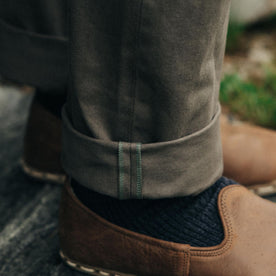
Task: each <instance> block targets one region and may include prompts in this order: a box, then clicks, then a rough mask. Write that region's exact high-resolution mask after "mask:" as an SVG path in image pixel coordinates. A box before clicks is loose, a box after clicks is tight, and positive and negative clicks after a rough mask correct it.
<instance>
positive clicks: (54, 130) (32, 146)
mask: <svg viewBox="0 0 276 276" xmlns="http://www.w3.org/2000/svg"><path fill="white" fill-rule="evenodd" d="M60 153H61V120H60V118H58V117H56V116H55V115H54V114H52V113H51V112H50V111H48V110H47V109H46V108H44V107H43V106H42V105H41V104H40V103H39V102H38V101H37V100H36V98H35V99H34V101H33V103H32V106H31V110H30V115H29V119H28V123H27V127H26V133H25V139H24V153H23V158H22V160H21V165H22V168H23V170H24V172H25V173H26V174H28V175H29V176H31V177H33V178H36V179H39V180H45V181H52V182H56V183H64V180H65V174H64V171H63V169H62V166H61V162H60Z"/></svg>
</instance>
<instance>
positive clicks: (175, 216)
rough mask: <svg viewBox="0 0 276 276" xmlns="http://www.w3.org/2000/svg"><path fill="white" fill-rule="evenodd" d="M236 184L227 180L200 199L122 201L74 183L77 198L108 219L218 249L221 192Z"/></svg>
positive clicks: (140, 230) (164, 237)
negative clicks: (218, 200) (218, 199)
mask: <svg viewBox="0 0 276 276" xmlns="http://www.w3.org/2000/svg"><path fill="white" fill-rule="evenodd" d="M232 184H236V183H235V182H234V181H232V180H229V179H227V178H225V177H222V178H220V179H219V180H218V181H217V182H216V183H215V184H213V185H212V186H211V187H210V188H208V189H207V190H205V191H204V192H202V193H201V194H199V195H197V196H189V197H180V198H169V199H158V200H148V199H142V200H136V199H135V200H119V199H115V198H111V197H109V196H104V195H101V194H98V193H96V192H93V191H91V190H89V189H87V188H85V187H83V186H81V185H79V184H78V183H77V182H75V181H72V187H73V190H74V192H75V194H76V196H77V197H78V198H79V199H80V200H81V201H82V202H83V203H84V204H85V205H86V206H87V207H88V208H90V209H91V210H92V211H94V212H95V213H97V214H98V215H100V216H101V217H103V218H105V219H106V220H108V221H110V222H112V223H114V224H116V225H119V226H121V227H124V228H127V229H129V230H132V231H135V232H138V233H141V234H145V235H148V236H151V237H154V238H157V239H162V240H165V241H172V242H177V243H182V244H190V245H191V246H200V247H206V246H215V245H218V244H220V243H221V242H222V241H223V238H224V232H223V226H222V222H221V219H220V217H219V213H218V207H217V198H218V194H219V192H220V190H221V189H222V188H224V187H225V186H227V185H232Z"/></svg>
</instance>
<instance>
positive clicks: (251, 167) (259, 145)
mask: <svg viewBox="0 0 276 276" xmlns="http://www.w3.org/2000/svg"><path fill="white" fill-rule="evenodd" d="M221 136H222V148H223V162H224V173H223V175H224V176H226V177H229V178H232V179H234V180H236V181H237V182H239V183H242V184H243V185H244V186H246V187H247V188H249V189H250V190H252V191H254V192H255V193H256V194H258V195H261V196H265V195H270V194H275V193H276V132H275V131H272V130H268V129H264V128H262V127H257V126H253V125H250V124H247V123H242V122H236V121H231V120H229V119H228V118H227V117H226V116H223V115H222V116H221Z"/></svg>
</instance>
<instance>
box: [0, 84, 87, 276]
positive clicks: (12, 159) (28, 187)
mask: <svg viewBox="0 0 276 276" xmlns="http://www.w3.org/2000/svg"><path fill="white" fill-rule="evenodd" d="M31 98H32V95H30V94H27V95H26V94H21V93H19V92H18V89H16V88H14V87H9V86H6V87H3V86H2V87H1V86H0V139H1V140H0V264H1V265H0V275H1V276H6V275H7V276H17V275H18V276H29V275H30V276H31V275H34V276H46V275H53V276H54V275H60V276H65V275H66V276H70V275H74V276H77V275H78V276H80V275H83V274H82V273H79V272H75V271H73V270H71V269H70V268H69V267H67V266H66V265H64V264H63V263H62V261H61V259H60V257H59V254H58V250H59V246H58V237H57V225H58V217H57V216H58V205H59V196H60V190H61V187H59V186H56V185H53V184H50V183H39V182H37V181H34V180H32V179H30V178H28V177H27V176H25V175H24V174H23V173H22V171H21V169H20V166H19V159H20V155H21V152H22V137H23V133H24V126H25V122H26V119H27V115H28V107H29V105H30V101H31Z"/></svg>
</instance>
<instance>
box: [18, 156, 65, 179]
mask: <svg viewBox="0 0 276 276" xmlns="http://www.w3.org/2000/svg"><path fill="white" fill-rule="evenodd" d="M20 165H21V167H22V169H23V171H24V173H25V174H27V175H28V176H30V177H32V178H34V179H37V180H40V181H49V182H53V183H57V184H63V183H64V181H65V180H66V176H65V174H57V173H49V172H43V171H40V170H38V169H35V168H33V167H31V166H30V165H28V164H27V163H26V162H25V161H24V159H21V160H20Z"/></svg>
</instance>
